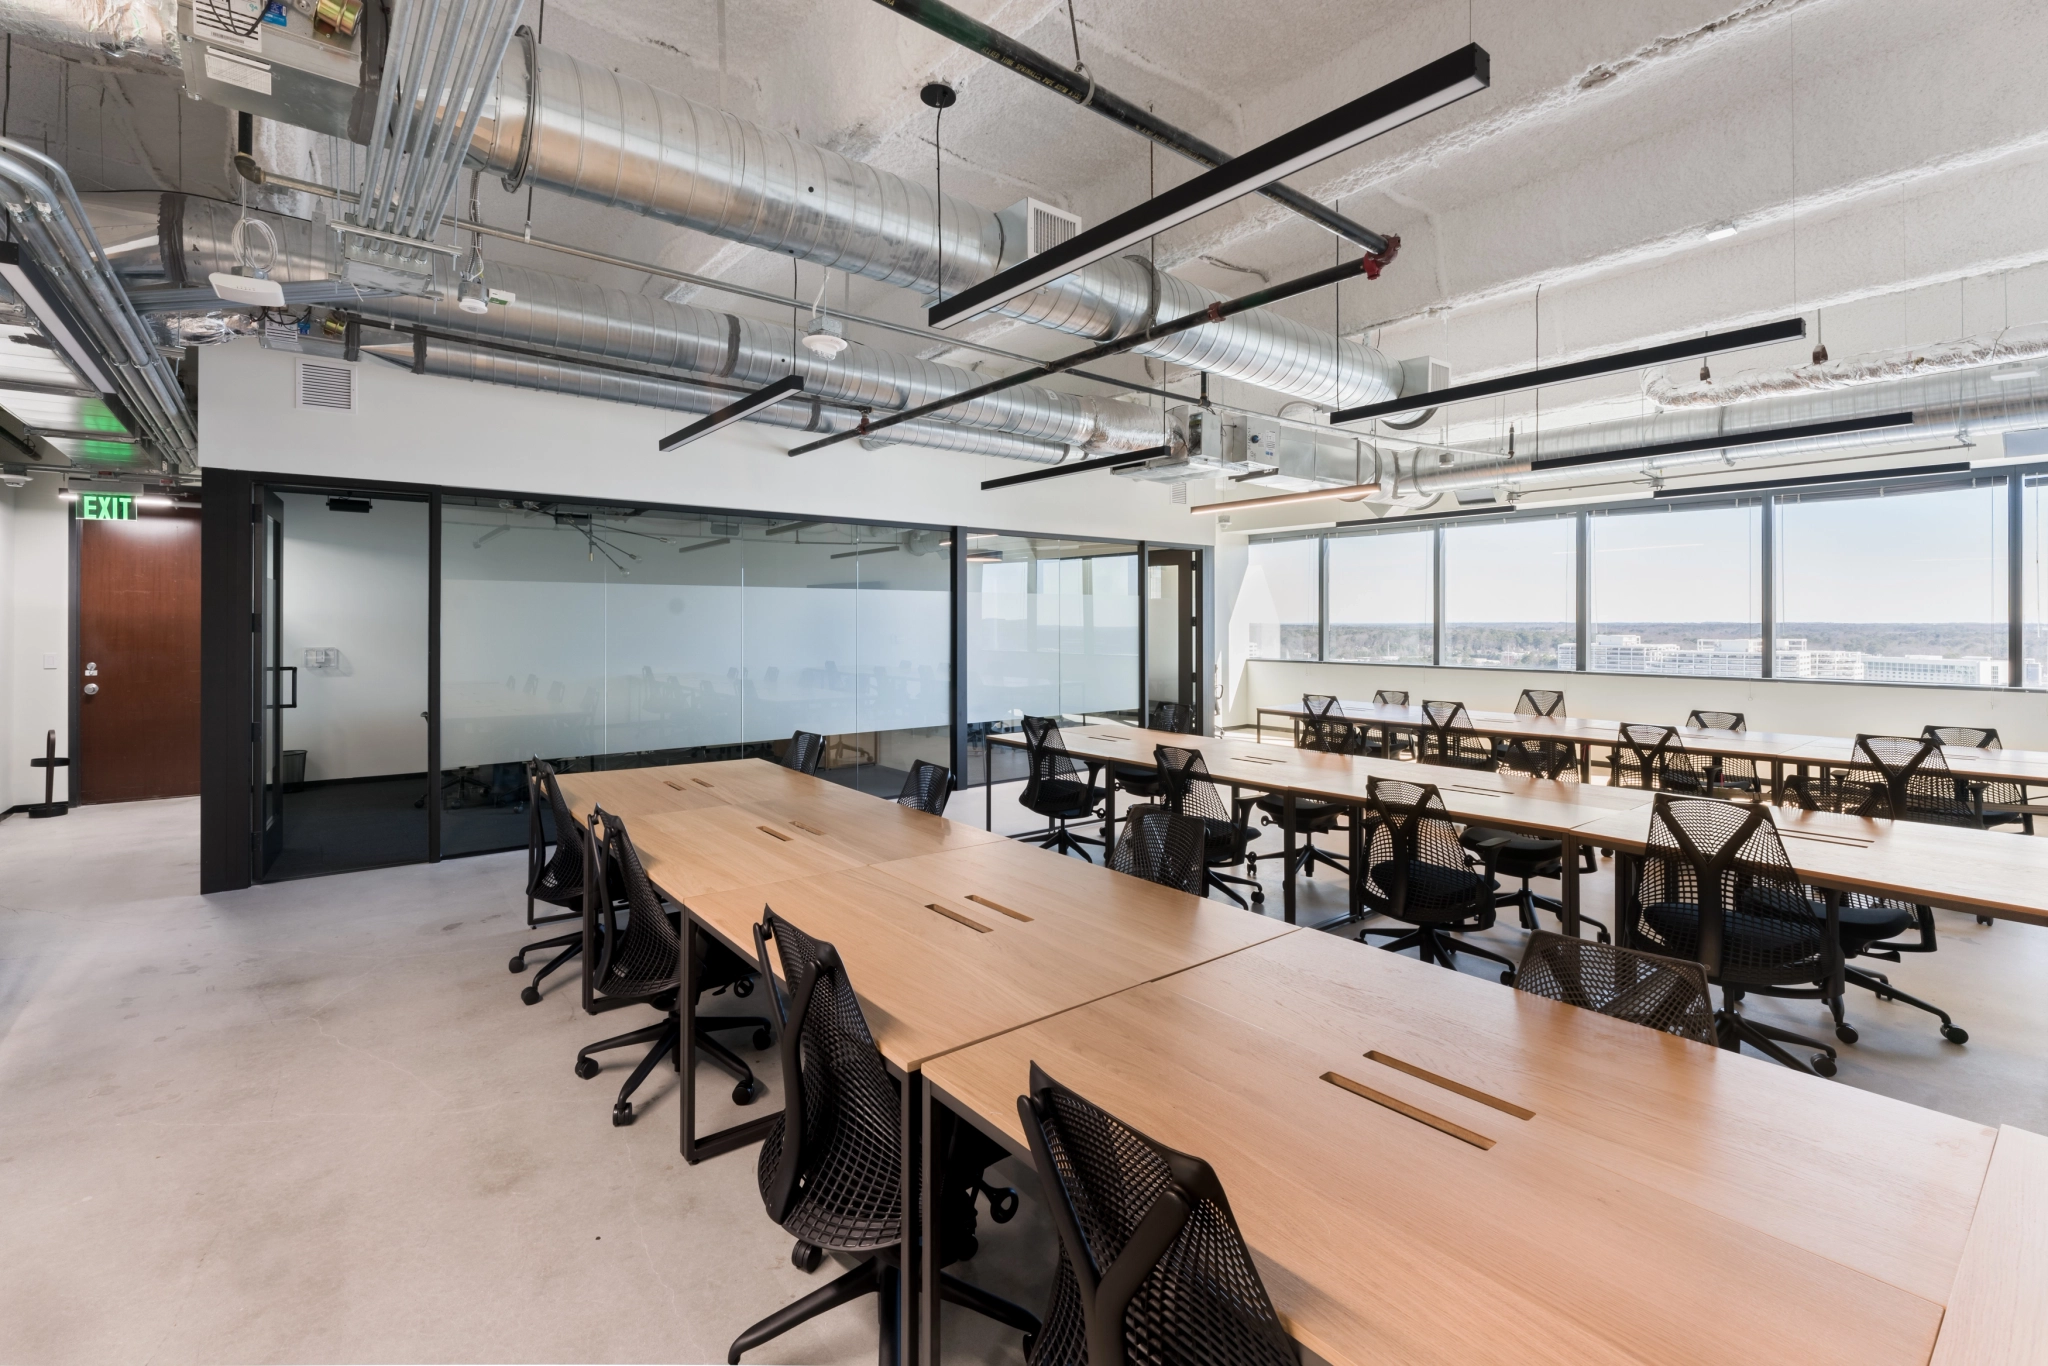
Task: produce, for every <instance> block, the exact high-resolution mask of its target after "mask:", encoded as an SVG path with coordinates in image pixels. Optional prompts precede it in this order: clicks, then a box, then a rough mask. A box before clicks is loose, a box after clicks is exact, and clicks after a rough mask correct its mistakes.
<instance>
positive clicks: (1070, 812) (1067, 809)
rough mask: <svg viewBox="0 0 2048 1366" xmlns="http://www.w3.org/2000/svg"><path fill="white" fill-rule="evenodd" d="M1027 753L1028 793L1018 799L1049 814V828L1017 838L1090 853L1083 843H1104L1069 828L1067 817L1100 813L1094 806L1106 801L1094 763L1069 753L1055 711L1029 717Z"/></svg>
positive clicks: (1093, 816)
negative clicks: (1088, 762)
mask: <svg viewBox="0 0 2048 1366" xmlns="http://www.w3.org/2000/svg"><path fill="white" fill-rule="evenodd" d="M1024 757H1025V762H1026V763H1027V764H1028V765H1029V769H1030V771H1029V772H1028V773H1027V774H1026V775H1025V779H1024V795H1023V796H1021V797H1019V798H1018V799H1017V800H1018V803H1019V804H1020V805H1021V806H1023V808H1024V809H1025V810H1026V811H1035V812H1037V813H1038V814H1039V815H1041V816H1043V817H1045V829H1043V830H1034V831H1032V832H1030V833H1029V834H1025V835H1019V836H1017V838H1018V839H1020V840H1023V841H1024V842H1025V843H1027V844H1039V845H1043V846H1045V847H1046V848H1048V849H1050V850H1052V851H1053V852H1054V853H1056V854H1064V853H1066V852H1068V851H1069V850H1072V851H1073V852H1074V853H1077V854H1079V855H1080V856H1081V857H1082V858H1088V851H1087V850H1086V849H1084V848H1082V846H1083V845H1087V844H1098V845H1099V844H1101V843H1102V841H1101V840H1099V839H1095V838H1093V837H1091V836H1088V835H1077V834H1075V833H1074V832H1073V831H1071V830H1069V829H1067V822H1069V821H1087V820H1095V819H1097V815H1096V811H1095V808H1096V806H1097V805H1098V804H1099V803H1100V802H1101V801H1102V789H1101V788H1100V787H1098V786H1096V767H1095V765H1094V764H1084V763H1083V762H1081V761H1079V760H1077V759H1075V758H1074V756H1073V755H1071V754H1069V753H1067V747H1066V745H1065V743H1064V742H1063V741H1062V740H1061V739H1060V723H1059V722H1058V721H1055V720H1054V719H1053V718H1052V717H1050V716H1027V717H1025V718H1024ZM1146 776H1147V777H1149V776H1151V775H1150V774H1147V775H1146ZM1103 833H1104V834H1105V835H1107V834H1108V832H1107V831H1104V832H1103ZM1089 862H1091V863H1092V862H1094V860H1093V859H1089Z"/></svg>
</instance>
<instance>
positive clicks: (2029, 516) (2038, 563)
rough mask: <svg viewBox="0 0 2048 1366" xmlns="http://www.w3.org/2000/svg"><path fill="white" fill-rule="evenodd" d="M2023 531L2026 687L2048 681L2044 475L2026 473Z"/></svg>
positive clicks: (2047, 483) (2047, 493)
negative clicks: (2045, 609)
mask: <svg viewBox="0 0 2048 1366" xmlns="http://www.w3.org/2000/svg"><path fill="white" fill-rule="evenodd" d="M2022 498H2023V502H2022V511H2023V513H2024V516H2025V520H2026V533H2025V536H2024V537H2023V539H2022V544H2021V550H2020V603H2021V607H2022V612H2021V616H2020V620H2021V622H2022V623H2023V631H2024V641H2023V648H2022V649H2021V663H2020V670H2021V673H2020V682H2021V683H2022V684H2023V685H2024V686H2026V687H2029V688H2038V687H2041V686H2043V685H2044V684H2048V611H2044V610H2043V608H2044V604H2048V591H2044V590H2048V558H2044V554H2048V547H2044V545H2043V541H2044V540H2048V537H2044V536H2043V535H2042V520H2041V519H2042V517H2043V515H2044V514H2048V475H2040V474H2035V475H2029V476H2027V480H2026V484H2025V491H2024V493H2023V495H2022Z"/></svg>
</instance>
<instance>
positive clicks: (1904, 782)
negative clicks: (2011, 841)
mask: <svg viewBox="0 0 2048 1366" xmlns="http://www.w3.org/2000/svg"><path fill="white" fill-rule="evenodd" d="M1851 754H1852V757H1853V762H1852V763H1851V764H1850V766H1849V768H1848V769H1846V770H1844V771H1843V772H1842V773H1841V774H1839V775H1837V777H1836V779H1835V781H1834V783H1833V785H1832V787H1833V792H1834V794H1835V797H1836V799H1837V803H1838V806H1837V809H1839V810H1841V811H1843V812H1845V813H1846V814H1848V815H1852V816H1864V817H1868V818H1871V819H1874V820H1905V821H1922V822H1925V823H1928V824H1933V825H1959V826H1964V827H1968V828H1976V827H1979V826H1981V825H1982V824H1983V816H1982V813H1981V811H1980V809H1979V807H1978V806H1977V802H1976V793H1975V792H1974V791H1973V790H1972V789H1971V787H1970V786H1969V785H1968V784H1966V783H1963V782H1961V781H1958V780H1957V779H1955V778H1953V777H1951V776H1949V770H1948V758H1947V756H1946V755H1944V754H1943V753H1942V752H1941V742H1940V741H1939V740H1936V739H1933V738H1926V739H1913V738H1909V737H1907V736H1903V735H1859V736H1857V737H1856V747H1855V749H1854V750H1852V751H1851ZM1841 920H1842V956H1843V957H1844V959H1854V958H1876V959H1881V960H1883V961H1885V962H1889V963H1896V962H1898V961H1899V955H1900V954H1902V953H1934V952H1935V951H1936V950H1937V949H1938V948H1939V945H1938V943H1937V941H1936V936H1935V925H1934V908H1933V907H1932V906H1925V905H1920V906H1916V905H1912V904H1909V903H1907V902H1904V901H1897V900H1891V899H1887V898H1882V897H1876V896H1866V895H1862V894H1853V895H1850V896H1847V897H1844V898H1843V901H1842V909H1841ZM1909 930H1913V931H1917V933H1918V937H1917V940H1916V941H1914V942H1906V941H1902V940H1900V939H1899V938H1898V937H1897V936H1899V935H1902V934H1905V933H1906V932H1907V931H1909ZM1843 979H1844V981H1845V982H1846V983H1847V984H1848V985H1849V986H1856V987H1862V988H1863V989H1864V990H1865V991H1868V992H1870V993H1872V994H1873V995H1875V996H1876V997H1877V999H1878V1000H1880V1001H1901V1002H1904V1003H1905V1004H1906V1005H1909V1006H1912V1007H1914V1008H1915V1009H1918V1010H1924V1011H1926V1012H1927V1013H1928V1014H1930V1015H1935V1016H1938V1017H1940V1019H1941V1037H1942V1038H1944V1039H1947V1040H1948V1041H1949V1042H1950V1043H1967V1042H1968V1041H1969V1038H1970V1035H1969V1031H1967V1030H1964V1029H1960V1028H1958V1027H1957V1026H1956V1022H1955V1021H1954V1019H1952V1018H1951V1017H1950V1016H1949V1013H1948V1012H1947V1011H1945V1010H1943V1009H1942V1008H1941V1007H1940V1006H1937V1005H1934V1004H1932V1003H1930V1002H1927V1001H1923V1000H1921V999H1920V998H1919V997H1918V996H1915V995H1912V994H1911V993H1910V992H1905V991H1901V990H1899V988H1898V987H1896V986H1894V985H1893V984H1892V981H1891V978H1890V977H1888V976H1886V975H1885V974H1884V973H1882V972H1877V971H1874V970H1869V969H1864V968H1858V967H1855V966H1853V965H1851V964H1849V963H1846V962H1845V963H1844V965H1843ZM1834 1014H1835V1034H1836V1036H1837V1037H1839V1038H1840V1039H1841V1040H1842V1041H1843V1042H1844V1043H1854V1042H1856V1030H1855V1028H1854V1026H1852V1025H1850V1024H1848V1023H1847V1022H1846V1021H1845V1020H1844V1019H1843V1008H1842V1005H1841V1003H1840V1002H1839V1001H1838V1002H1836V1003H1835V1005H1834Z"/></svg>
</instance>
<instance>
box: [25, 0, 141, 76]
mask: <svg viewBox="0 0 2048 1366" xmlns="http://www.w3.org/2000/svg"><path fill="white" fill-rule="evenodd" d="M177 31H178V0H0V33H7V34H11V35H13V36H15V37H19V38H33V39H35V40H36V41H37V42H43V43H52V44H55V45H57V46H60V47H90V48H98V49H99V50H100V51H102V52H116V53H122V54H125V55H129V56H137V57H150V58H154V59H155V60H157V61H161V62H175V61H177V59H178V58H177V41H176V38H175V37H174V35H175V34H176V33H177Z"/></svg>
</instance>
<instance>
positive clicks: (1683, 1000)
mask: <svg viewBox="0 0 2048 1366" xmlns="http://www.w3.org/2000/svg"><path fill="white" fill-rule="evenodd" d="M1515 986H1516V988H1517V989H1519V990H1521V991H1526V992H1528V993H1529V994H1530V995H1532V996H1543V997H1548V998H1549V999H1550V1000H1553V1001H1563V1002H1564V1003H1565V1004H1566V1005H1572V1006H1578V1007H1579V1008H1580V1009H1582V1010H1597V1011H1599V1012H1600V1013H1601V1014H1602V1015H1609V1016H1612V1017H1613V1018H1615V1019H1617V1020H1627V1021H1628V1022H1629V1023H1631V1024H1639V1025H1647V1026H1648V1027H1649V1028H1651V1029H1661V1030H1663V1031H1664V1032H1665V1033H1666V1034H1676V1035H1678V1037H1679V1038H1681V1039H1691V1040H1692V1041H1693V1042H1694V1043H1703V1044H1708V1045H1712V1044H1713V1043H1715V1042H1716V1040H1715V1037H1714V998H1713V995H1712V994H1711V993H1710V992H1709V991H1708V989H1707V973H1706V969H1704V968H1702V967H1701V966H1700V965H1699V964H1698V963H1686V962H1681V961H1679V960H1678V959H1676V958H1664V957H1661V956H1659V955H1657V954H1654V953H1644V952H1642V951H1641V950H1640V949H1623V948H1617V947H1615V946H1614V945H1612V944H1589V943H1587V942H1586V941H1585V940H1583V939H1567V938H1565V936H1563V935H1561V934H1552V933H1551V932H1550V931H1548V930H1538V931H1537V932H1536V933H1534V934H1532V935H1530V936H1529V946H1528V948H1526V949H1524V950H1523V952H1522V967H1521V970H1520V971H1518V972H1517V973H1516V974H1515Z"/></svg>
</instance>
